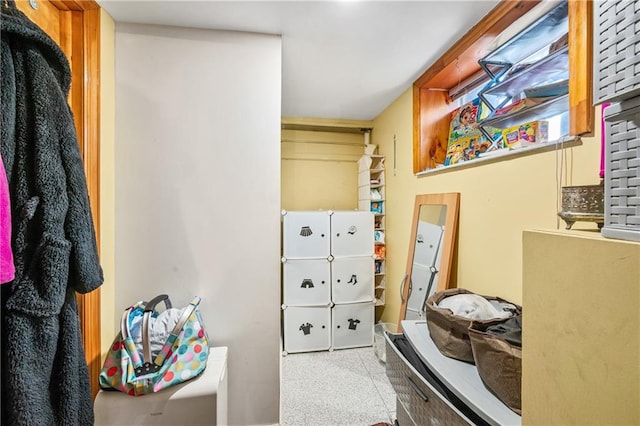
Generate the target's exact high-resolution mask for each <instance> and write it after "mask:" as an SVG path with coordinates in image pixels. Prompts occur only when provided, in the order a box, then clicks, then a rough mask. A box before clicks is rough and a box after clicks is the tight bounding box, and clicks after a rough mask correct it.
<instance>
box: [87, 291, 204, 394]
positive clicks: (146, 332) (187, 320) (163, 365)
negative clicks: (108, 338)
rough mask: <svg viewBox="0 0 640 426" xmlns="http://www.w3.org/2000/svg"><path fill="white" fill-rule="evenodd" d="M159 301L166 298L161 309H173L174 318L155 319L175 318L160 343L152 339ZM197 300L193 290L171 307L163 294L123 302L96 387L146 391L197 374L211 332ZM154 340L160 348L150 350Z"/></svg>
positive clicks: (190, 377)
mask: <svg viewBox="0 0 640 426" xmlns="http://www.w3.org/2000/svg"><path fill="white" fill-rule="evenodd" d="M160 302H164V303H165V306H166V310H165V313H171V314H174V315H173V321H171V320H169V321H167V319H166V318H164V319H163V320H162V321H159V323H160V322H162V325H166V323H169V324H172V323H173V322H175V326H173V328H172V329H171V332H170V333H169V334H168V337H166V340H164V344H162V343H161V342H160V343H158V342H157V341H155V342H154V341H153V340H152V339H150V334H152V333H151V331H150V329H151V324H152V323H153V321H154V320H155V319H156V318H158V315H160V314H159V312H158V311H156V309H155V308H156V306H157V305H158V304H159V303H160ZM199 304H200V297H197V296H196V297H195V298H194V299H193V300H192V301H191V303H189V305H188V306H187V307H186V308H184V309H182V310H176V309H173V310H172V309H171V308H172V306H171V302H170V300H169V297H168V296H167V295H166V294H163V295H160V296H158V297H156V298H154V299H152V300H151V301H150V302H148V303H146V302H138V303H137V304H135V305H133V306H131V307H129V308H127V309H126V310H125V311H124V313H123V315H122V320H121V323H120V332H119V333H118V335H117V336H116V339H115V340H114V341H113V343H112V344H111V347H110V348H109V352H108V354H107V358H106V360H105V362H104V365H103V366H102V370H101V371H100V377H99V379H100V380H99V381H100V388H102V389H104V390H117V391H121V392H124V393H126V394H129V395H132V396H138V395H146V394H150V393H154V392H158V391H160V390H162V389H165V388H168V387H170V386H173V385H177V384H179V383H183V382H186V381H188V380H191V379H193V378H195V377H197V376H198V375H200V373H202V372H203V371H204V369H205V368H206V366H207V357H208V355H209V338H208V336H207V332H206V331H205V329H204V323H203V322H202V316H201V314H200V311H199V310H198V305H199ZM155 334H156V335H155V336H154V337H156V338H157V335H158V333H155ZM160 335H162V334H160ZM154 344H155V346H156V347H160V345H161V349H159V350H157V351H154V352H152V346H154ZM140 349H141V350H140Z"/></svg>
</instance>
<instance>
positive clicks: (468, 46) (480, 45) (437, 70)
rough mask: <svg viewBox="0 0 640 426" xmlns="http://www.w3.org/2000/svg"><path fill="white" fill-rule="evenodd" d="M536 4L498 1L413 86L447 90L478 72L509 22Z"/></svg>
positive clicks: (533, 1)
mask: <svg viewBox="0 0 640 426" xmlns="http://www.w3.org/2000/svg"><path fill="white" fill-rule="evenodd" d="M538 3H540V0H519V1H512V0H509V1H504V0H503V1H501V2H500V3H498V5H497V6H496V7H494V8H493V9H492V10H491V11H490V12H489V13H488V14H487V15H486V16H485V17H484V18H482V19H481V20H480V22H478V23H477V24H476V25H474V26H473V27H472V28H471V29H470V30H469V31H468V32H467V33H466V34H465V35H464V36H462V38H461V39H460V40H458V41H457V42H456V43H455V44H454V45H453V46H451V48H450V49H449V50H447V51H446V52H445V53H444V54H443V55H442V56H441V57H440V58H439V59H438V60H437V61H436V62H435V63H434V64H433V65H431V67H429V69H427V70H426V71H425V72H424V73H423V74H422V75H421V76H420V77H418V79H417V80H416V81H415V82H414V83H413V85H414V86H417V87H419V88H424V87H431V88H441V89H451V88H452V87H453V86H455V84H457V83H458V81H459V80H464V79H466V78H468V77H469V76H471V75H473V74H474V73H476V72H478V71H479V70H480V65H478V58H479V57H482V56H483V55H484V53H486V52H488V49H487V46H488V45H489V43H491V42H492V41H493V39H494V38H495V37H497V36H498V35H499V34H500V33H501V32H502V31H504V30H505V29H506V28H507V27H508V26H509V25H511V23H512V22H513V21H515V20H516V19H518V18H520V17H521V16H522V15H524V14H525V13H527V12H528V11H529V10H531V9H532V8H533V7H534V6H535V5H537V4H538Z"/></svg>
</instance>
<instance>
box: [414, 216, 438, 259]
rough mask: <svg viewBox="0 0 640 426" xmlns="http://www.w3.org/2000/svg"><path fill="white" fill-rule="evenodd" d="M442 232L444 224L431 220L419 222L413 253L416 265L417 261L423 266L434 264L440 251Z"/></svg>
mask: <svg viewBox="0 0 640 426" xmlns="http://www.w3.org/2000/svg"><path fill="white" fill-rule="evenodd" d="M442 233H443V228H442V226H439V225H434V224H432V223H429V222H423V221H420V222H418V229H417V232H416V241H415V252H414V255H413V264H414V265H415V264H416V263H417V264H420V265H423V266H433V264H434V262H435V259H436V256H437V254H438V251H439V250H438V249H439V247H440V240H441V239H442Z"/></svg>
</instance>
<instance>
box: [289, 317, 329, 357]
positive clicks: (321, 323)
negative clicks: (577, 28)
mask: <svg viewBox="0 0 640 426" xmlns="http://www.w3.org/2000/svg"><path fill="white" fill-rule="evenodd" d="M284 336H285V344H284V347H285V351H286V352H290V353H294V352H310V351H326V350H328V349H329V348H330V347H331V308H330V307H329V306H306V307H300V306H287V308H286V309H285V310H284Z"/></svg>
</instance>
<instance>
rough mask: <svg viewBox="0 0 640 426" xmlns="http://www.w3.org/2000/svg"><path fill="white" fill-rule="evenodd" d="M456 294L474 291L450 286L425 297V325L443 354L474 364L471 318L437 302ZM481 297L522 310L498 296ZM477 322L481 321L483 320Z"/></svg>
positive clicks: (519, 311) (518, 311) (518, 310)
mask: <svg viewBox="0 0 640 426" xmlns="http://www.w3.org/2000/svg"><path fill="white" fill-rule="evenodd" d="M456 294H475V293H473V292H471V291H468V290H465V289H463V288H451V289H447V290H443V291H439V292H437V293H434V294H433V295H432V296H431V297H429V299H427V303H426V316H427V327H429V334H430V335H431V339H432V340H433V342H434V343H435V345H436V347H437V348H438V349H439V350H440V352H442V354H443V355H444V356H448V357H449V358H454V359H458V360H460V361H465V362H469V363H471V364H475V360H474V358H473V351H472V349H471V341H470V340H469V331H468V329H469V326H470V325H471V322H472V320H471V319H468V318H464V317H461V316H457V315H454V314H453V313H452V312H451V311H450V310H449V309H443V308H439V307H438V303H440V302H441V301H442V300H443V299H444V298H446V297H449V296H454V295H456ZM482 297H484V298H485V299H487V300H498V301H500V302H505V303H510V304H512V305H514V306H515V307H516V309H517V314H519V313H521V312H522V307H520V306H518V305H516V304H513V303H511V302H508V301H506V300H504V299H501V298H499V297H488V296H482ZM493 321H494V320H488V321H487V322H490V323H492V322H493ZM477 322H479V323H482V322H485V321H477Z"/></svg>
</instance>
